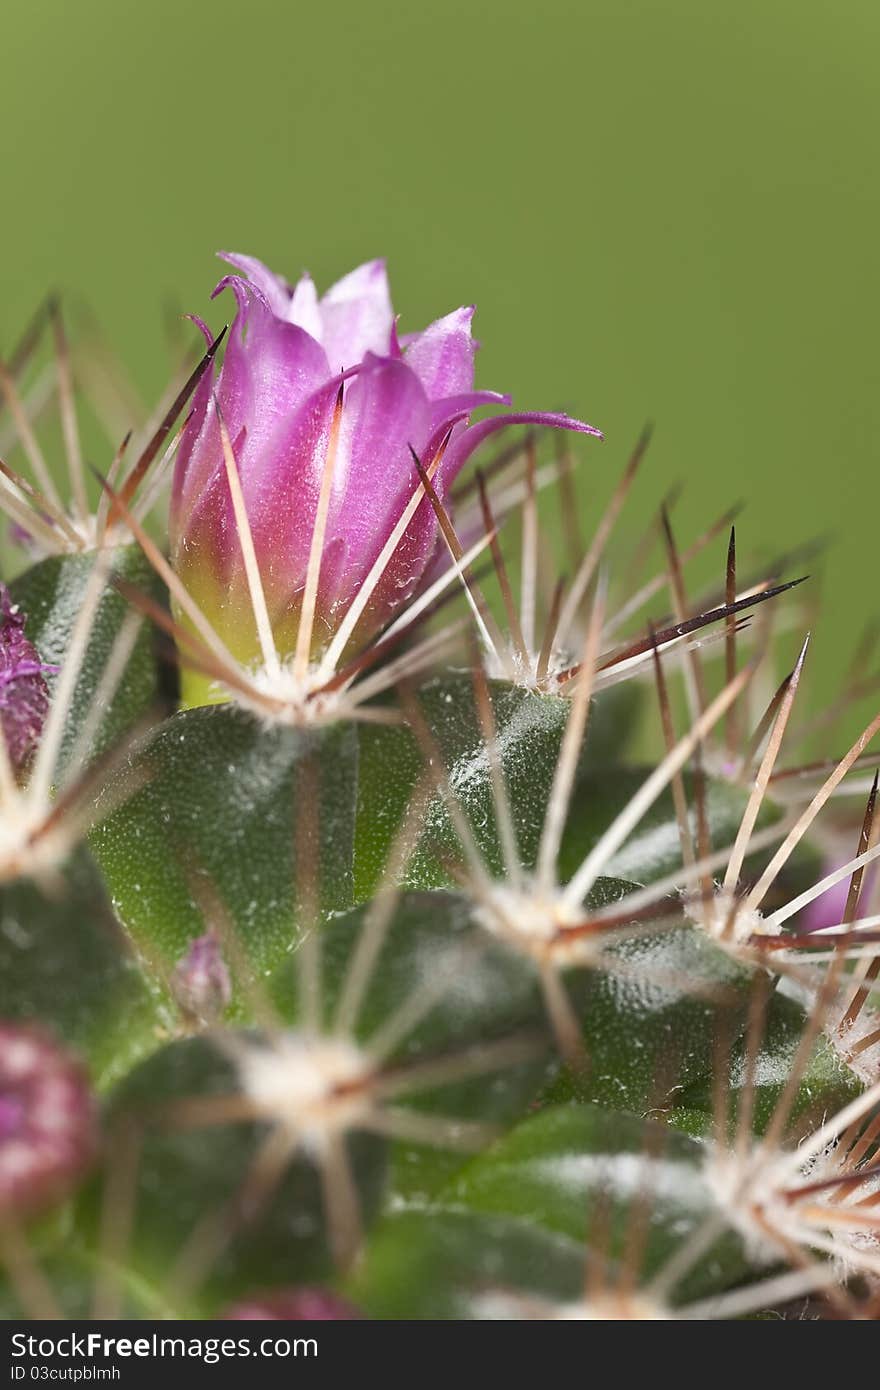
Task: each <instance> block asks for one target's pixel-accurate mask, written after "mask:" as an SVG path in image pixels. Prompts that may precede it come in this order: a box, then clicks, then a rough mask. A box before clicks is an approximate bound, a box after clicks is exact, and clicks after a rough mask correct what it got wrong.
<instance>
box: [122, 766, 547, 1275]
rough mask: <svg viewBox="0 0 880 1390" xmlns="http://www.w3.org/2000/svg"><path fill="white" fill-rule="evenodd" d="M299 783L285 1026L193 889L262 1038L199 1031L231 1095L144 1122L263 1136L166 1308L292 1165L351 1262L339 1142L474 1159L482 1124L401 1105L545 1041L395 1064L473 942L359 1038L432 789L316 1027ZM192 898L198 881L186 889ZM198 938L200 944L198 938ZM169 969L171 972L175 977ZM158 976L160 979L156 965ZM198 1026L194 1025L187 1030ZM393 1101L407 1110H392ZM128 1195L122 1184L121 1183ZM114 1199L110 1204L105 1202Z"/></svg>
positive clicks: (399, 841)
mask: <svg viewBox="0 0 880 1390" xmlns="http://www.w3.org/2000/svg"><path fill="white" fill-rule="evenodd" d="M311 768H312V771H311V774H310V773H309V772H308V770H307V772H306V782H307V789H308V794H307V795H304V796H303V797H302V800H301V803H300V806H299V812H298V815H297V816H296V825H295V827H294V836H295V841H296V847H297V850H298V855H297V861H298V872H297V882H296V885H295V887H296V897H297V899H298V903H297V910H296V922H297V927H298V933H299V936H298V946H297V949H296V951H295V955H294V964H295V967H296V981H297V988H296V996H297V1019H296V1022H295V1024H294V1025H293V1026H290V1025H289V1024H287V1023H285V1022H284V1020H283V1018H282V1017H281V1015H280V1013H279V1011H278V1008H277V1006H276V1004H275V1002H274V1001H273V998H272V996H271V994H270V992H269V991H268V990H267V989H266V988H265V987H264V983H263V981H262V980H261V979H260V978H259V977H258V976H256V975H255V974H254V972H253V969H252V967H251V966H250V963H249V962H248V961H247V960H246V958H245V956H244V954H243V952H242V951H241V949H240V944H239V943H237V941H236V934H235V927H234V925H233V924H232V922H231V920H230V919H229V917H228V914H227V913H226V911H225V908H224V906H223V904H222V903H221V902H220V900H219V898H218V897H217V895H216V893H215V892H214V890H213V889H212V888H211V886H210V885H206V884H205V883H204V881H202V882H201V884H200V886H199V887H198V888H196V889H195V891H196V892H197V894H198V896H199V897H200V900H201V904H202V908H203V911H204V912H205V914H206V916H207V917H208V919H209V920H208V929H209V933H210V934H211V935H212V936H213V938H214V940H215V943H216V945H217V947H218V948H220V950H221V951H222V952H223V956H224V958H225V959H224V965H225V967H226V969H227V970H228V973H229V975H230V977H232V979H233V981H234V986H235V988H236V989H237V990H238V991H239V992H240V993H242V994H243V995H244V996H245V997H247V998H248V999H249V1002H250V1007H251V1011H252V1013H253V1016H254V1018H255V1019H256V1020H257V1021H258V1023H259V1029H260V1031H259V1033H256V1034H253V1033H248V1034H245V1033H241V1032H237V1031H235V1030H234V1029H233V1028H231V1027H229V1028H224V1027H223V1026H222V1024H221V1023H220V1022H219V1020H217V1019H215V1020H213V1021H210V1026H208V1028H207V1029H206V1031H205V1036H206V1038H207V1039H208V1040H209V1041H210V1043H211V1045H212V1046H213V1047H214V1048H215V1049H216V1050H217V1051H218V1052H219V1053H220V1054H221V1055H223V1056H225V1057H227V1058H228V1059H229V1060H230V1062H231V1063H232V1067H233V1074H234V1078H235V1080H236V1083H237V1084H236V1088H235V1089H234V1090H232V1091H230V1092H228V1093H224V1094H218V1095H209V1096H199V1095H193V1096H192V1097H186V1096H184V1097H182V1098H179V1099H176V1100H174V1101H173V1102H170V1103H169V1104H168V1105H166V1106H164V1107H163V1108H162V1109H161V1111H160V1112H158V1113H156V1114H153V1113H150V1114H149V1115H148V1117H147V1120H146V1122H145V1123H146V1124H147V1126H149V1125H150V1124H155V1123H159V1124H160V1125H161V1126H163V1127H166V1128H169V1129H171V1130H177V1129H180V1130H189V1129H197V1130H199V1129H202V1128H206V1129H210V1128H211V1127H213V1126H218V1125H219V1126H222V1125H227V1124H237V1123H243V1124H247V1123H254V1122H257V1123H259V1124H261V1125H264V1126H265V1127H266V1135H265V1138H264V1139H263V1141H262V1142H261V1143H260V1145H259V1146H258V1148H257V1151H256V1154H255V1156H254V1158H253V1162H252V1164H251V1166H250V1168H249V1171H248V1173H247V1175H246V1177H245V1179H244V1183H243V1185H242V1188H241V1191H240V1192H237V1193H235V1194H233V1196H232V1197H231V1199H230V1202H229V1204H228V1205H227V1206H224V1208H223V1209H221V1210H219V1211H212V1212H210V1213H209V1214H208V1215H207V1216H206V1217H205V1218H204V1219H203V1220H202V1221H200V1222H199V1223H197V1224H196V1226H195V1228H194V1229H193V1230H192V1231H191V1232H190V1233H189V1234H188V1235H187V1236H186V1237H185V1238H184V1241H183V1244H182V1247H181V1250H180V1254H179V1258H178V1260H177V1262H176V1265H175V1267H174V1269H172V1270H171V1271H170V1273H169V1280H168V1286H169V1289H171V1290H172V1291H173V1294H174V1297H175V1298H176V1299H178V1300H179V1299H183V1298H187V1297H191V1296H192V1295H193V1293H194V1292H195V1291H196V1290H197V1289H198V1288H199V1287H200V1285H201V1283H202V1282H203V1280H204V1279H205V1278H206V1277H207V1275H208V1274H209V1272H210V1270H211V1268H212V1267H213V1266H214V1265H215V1264H216V1262H217V1260H218V1259H219V1258H220V1257H221V1255H222V1253H223V1250H224V1249H225V1247H226V1245H227V1244H228V1243H229V1242H230V1241H231V1240H232V1239H233V1237H234V1236H235V1234H236V1233H237V1231H238V1229H239V1228H240V1226H241V1225H242V1224H244V1225H246V1224H247V1222H248V1221H249V1220H251V1219H253V1217H254V1216H255V1215H257V1214H258V1213H261V1212H262V1211H263V1210H264V1209H265V1207H266V1206H267V1205H268V1204H269V1203H270V1202H271V1199H272V1197H273V1195H274V1193H275V1191H276V1190H277V1188H278V1186H279V1184H280V1183H281V1181H282V1179H283V1177H284V1174H285V1171H286V1170H287V1168H288V1167H289V1165H290V1164H291V1163H292V1162H293V1161H294V1160H296V1159H300V1160H302V1159H305V1160H306V1161H307V1162H308V1163H309V1164H311V1165H312V1166H313V1167H314V1168H315V1169H316V1171H317V1172H318V1174H319V1176H320V1181H321V1190H322V1194H323V1211H324V1219H325V1221H326V1226H327V1236H328V1243H329V1246H330V1250H331V1253H332V1255H333V1258H334V1260H335V1262H336V1264H337V1266H338V1268H339V1269H340V1270H345V1269H347V1268H349V1267H350V1266H351V1264H352V1262H353V1260H354V1259H355V1257H356V1255H357V1254H358V1252H359V1250H360V1248H361V1245H362V1242H363V1239H364V1226H363V1219H362V1214H361V1210H360V1198H359V1195H358V1189H357V1184H356V1182H355V1177H354V1173H353V1169H352V1164H351V1159H350V1155H349V1151H348V1146H347V1139H348V1136H350V1135H352V1134H355V1133H358V1132H366V1133H370V1134H373V1135H377V1136H381V1137H384V1138H387V1139H395V1140H402V1141H405V1142H407V1143H411V1144H417V1145H425V1146H429V1147H436V1148H439V1149H444V1150H451V1151H461V1152H462V1153H466V1154H467V1153H471V1152H473V1151H475V1150H477V1149H481V1148H483V1147H485V1146H486V1144H487V1143H488V1142H489V1141H490V1140H491V1139H492V1138H493V1137H494V1135H495V1134H496V1132H497V1131H496V1129H495V1126H494V1125H492V1124H491V1123H488V1122H484V1121H482V1120H473V1119H460V1118H457V1117H456V1116H454V1115H445V1114H438V1113H435V1112H434V1111H431V1112H426V1111H421V1110H419V1109H416V1108H411V1107H410V1106H409V1105H408V1104H406V1099H407V1098H409V1097H411V1096H418V1095H420V1094H423V1093H425V1092H426V1091H430V1090H433V1089H434V1088H442V1087H444V1086H448V1085H453V1084H455V1083H458V1082H461V1081H464V1080H467V1079H469V1078H474V1077H480V1076H484V1075H491V1074H493V1073H495V1072H500V1071H503V1070H504V1069H505V1068H509V1067H516V1066H518V1065H520V1064H522V1063H525V1062H529V1061H531V1060H533V1059H535V1058H536V1057H543V1056H544V1055H545V1054H546V1039H545V1038H544V1037H542V1036H536V1035H534V1034H529V1035H525V1034H524V1035H519V1036H517V1035H514V1036H507V1037H503V1038H500V1039H496V1040H493V1041H486V1042H482V1043H479V1044H477V1045H472V1046H470V1047H467V1048H465V1049H463V1050H460V1051H458V1052H456V1051H452V1052H449V1053H443V1054H442V1055H438V1056H431V1055H427V1056H419V1057H417V1058H416V1059H415V1060H413V1061H404V1062H401V1061H400V1060H398V1059H397V1054H398V1052H399V1050H400V1047H401V1045H402V1044H403V1043H404V1042H405V1041H406V1039H407V1038H408V1037H409V1036H410V1035H411V1034H413V1033H414V1031H415V1030H416V1029H417V1028H418V1027H419V1025H420V1024H421V1023H422V1022H423V1020H425V1019H426V1018H427V1017H428V1016H429V1015H430V1014H431V1013H432V1011H433V1010H434V1009H435V1008H436V1007H437V1005H438V1004H439V1003H440V1001H441V1000H442V999H443V997H444V995H445V994H447V993H448V992H449V991H450V990H451V989H453V988H454V987H456V984H457V982H458V981H459V980H460V978H461V976H462V974H465V975H466V974H467V971H468V969H469V967H470V965H472V964H473V962H474V960H475V959H476V958H477V957H478V956H479V955H480V953H481V951H482V950H483V943H482V942H481V940H480V938H479V937H477V936H476V935H471V936H470V937H466V938H465V939H464V940H463V941H462V942H461V943H460V944H457V945H450V946H449V947H448V949H446V950H445V952H444V953H443V955H442V957H440V956H435V957H433V958H432V960H431V962H430V966H429V968H426V969H425V971H424V973H423V978H422V980H421V981H420V982H419V983H417V984H416V986H415V988H414V989H413V990H412V991H411V992H410V993H408V994H406V995H404V997H403V998H402V999H401V1000H400V1002H399V1003H398V1005H397V1006H396V1008H394V1009H392V1011H391V1012H390V1013H388V1014H387V1015H386V1016H385V1017H383V1019H382V1020H381V1022H380V1023H378V1025H376V1026H374V1027H371V1029H370V1030H369V1031H368V1032H367V1033H366V1034H364V1030H363V1028H362V1027H361V1013H362V1009H363V1004H364V999H365V995H366V993H367V991H368V989H369V987H370V984H371V981H372V979H373V976H374V974H375V972H376V969H377V967H378V961H379V956H380V954H381V951H382V948H383V944H384V942H385V939H386V936H387V932H388V929H389V927H390V925H391V922H392V918H393V916H394V911H395V907H396V904H397V902H398V900H399V897H400V889H399V887H398V886H397V884H398V879H399V874H400V871H401V868H402V866H403V865H404V864H405V862H406V860H407V858H408V856H409V855H410V854H411V853H412V850H413V848H414V846H415V844H416V841H417V839H418V823H419V821H420V817H421V814H422V811H423V809H424V805H425V803H426V801H427V798H428V795H429V792H430V789H431V785H432V784H431V782H429V781H428V780H427V779H423V785H422V791H421V793H420V794H417V795H416V796H415V797H414V798H413V800H412V802H411V804H410V808H409V812H408V814H407V816H406V817H405V818H404V822H403V824H402V825H401V828H400V831H399V832H398V835H397V837H396V841H395V845H394V846H393V848H392V851H391V855H390V859H389V866H388V867H387V868H386V874H385V878H384V881H383V884H382V885H380V888H379V891H378V892H377V894H376V896H375V898H374V899H373V903H372V905H371V908H370V910H369V911H368V913H367V915H366V917H365V920H364V923H363V926H362V927H361V929H360V934H359V936H358V938H357V940H356V942H355V944H354V947H353V949H352V953H351V958H350V960H349V962H348V964H347V967H346V969H345V972H344V975H343V978H342V981H341V984H340V988H339V996H338V1000H337V1003H336V1007H335V1009H334V1014H333V1017H332V1018H330V1019H328V1018H327V1017H325V1014H326V1006H325V1002H324V999H325V987H324V979H323V970H322V946H321V926H320V922H319V920H318V892H319V888H318V881H317V880H318V872H319V867H320V866H319V862H318V828H317V819H316V814H315V807H316V805H317V804H318V797H317V769H316V767H315V765H314V764H311ZM194 888H195V882H194ZM206 939H207V938H206V937H202V938H200V940H202V941H203V940H206ZM178 969H179V966H178ZM160 974H163V975H165V976H166V977H167V976H168V974H169V972H168V970H167V969H166V968H165V967H164V966H161V965H160ZM180 1007H181V1011H182V1019H181V1022H182V1031H183V1032H189V1031H191V1030H192V1027H193V1011H192V1010H191V1009H190V1008H188V1007H187V1005H186V1001H184V1000H181V1001H180ZM196 1026H198V1020H196ZM401 1100H403V1101H404V1104H399V1103H398V1102H399V1101H401ZM129 1190H131V1181H129ZM111 1196H112V1194H111Z"/></svg>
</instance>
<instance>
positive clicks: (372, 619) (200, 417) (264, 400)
mask: <svg viewBox="0 0 880 1390" xmlns="http://www.w3.org/2000/svg"><path fill="white" fill-rule="evenodd" d="M225 259H226V260H227V261H229V262H230V263H231V264H232V265H233V266H234V267H235V268H236V270H237V271H239V272H241V273H240V274H234V275H228V276H226V277H225V278H224V279H223V280H221V281H220V284H219V285H218V286H217V288H216V290H215V291H214V293H215V295H216V294H219V293H220V292H221V291H223V290H226V289H230V290H231V291H232V293H233V294H234V296H235V301H236V306H237V312H236V315H235V321H234V323H233V325H232V329H231V332H230V334H229V340H228V345H227V347H226V353H225V359H224V362H223V366H222V370H221V372H220V374H219V377H218V379H217V380H216V382H215V381H214V380H213V379H212V377H211V375H210V374H206V377H205V379H204V381H203V382H202V384H201V385H200V387H199V390H198V392H197V394H196V397H195V403H194V409H193V415H192V419H191V420H190V423H189V425H188V427H187V429H186V430H185V432H184V437H183V440H182V442H181V446H180V450H179V453H178V458H177V464H176V472H175V479H174V490H173V497H172V506H171V527H170V529H171V552H172V562H173V564H174V567H175V569H176V571H177V573H178V575H179V577H180V578H181V579H182V581H183V583H184V584H185V586H186V588H187V589H188V591H189V593H190V594H191V596H192V597H193V598H194V599H195V601H196V602H197V603H198V604H199V606H200V607H201V609H202V611H203V613H204V614H205V616H206V617H207V618H208V620H209V621H210V622H211V624H212V625H213V626H214V628H215V630H216V631H217V633H218V635H219V636H220V637H221V638H222V640H223V642H224V643H225V644H226V646H227V647H228V649H229V651H230V652H231V653H232V654H233V655H234V656H235V657H236V659H237V660H239V661H241V662H244V663H246V664H247V663H252V664H256V663H257V662H258V660H259V655H260V646H259V643H258V640H257V633H256V631H255V624H254V619H253V615H252V609H251V604H250V600H249V594H248V583H247V576H246V569H245V561H244V556H243V551H242V544H241V536H240V534H239V528H238V527H237V525H236V519H235V515H234V510H233V501H232V497H231V493H230V486H229V478H228V475H227V471H226V466H225V461H224V452H223V441H222V433H221V424H220V420H218V409H217V407H218V406H219V413H220V417H221V419H222V422H223V424H224V425H225V427H226V430H227V432H228V437H229V440H230V441H231V444H232V448H233V452H234V455H235V460H236V464H237V470H238V474H239V477H240V480H241V488H242V493H243V498H244V503H245V508H246V511H247V516H248V520H249V523H250V529H251V532H252V534H253V544H254V551H255V554H256V559H257V562H258V565H259V569H260V576H261V579H262V584H263V588H264V590H265V594H266V601H267V608H268V615H269V620H270V623H271V628H272V635H273V638H274V641H275V645H276V648H277V650H278V652H279V655H281V656H282V658H283V657H285V656H288V655H290V654H291V653H293V651H294V650H295V647H296V638H297V631H298V626H299V617H300V611H301V608H302V604H303V592H304V589H305V585H306V575H307V570H308V566H309V555H310V550H311V547H312V539H313V535H314V533H315V529H316V526H315V524H316V513H317V512H318V502H319V496H320V495H321V490H322V480H323V479H324V478H325V475H326V476H328V477H330V478H331V482H330V486H329V496H328V498H327V510H326V516H325V517H324V518H322V526H323V529H322V534H321V541H322V544H321V550H320V554H321V561H320V573H319V578H318V585H317V594H316V601H315V608H314V623H313V626H312V627H311V628H310V631H309V638H310V641H309V650H310V655H311V657H312V658H313V659H317V658H318V657H319V656H320V655H321V653H322V652H323V651H324V650H325V648H326V646H327V643H328V642H329V641H330V639H331V638H332V636H333V634H334V632H335V631H336V630H337V628H338V627H339V625H340V623H341V621H342V618H343V616H344V614H345V612H346V610H347V608H348V606H349V605H350V603H351V602H352V600H353V598H354V596H355V595H356V594H357V593H358V591H359V589H360V588H361V586H362V585H364V583H365V581H366V580H367V577H368V576H369V574H370V572H371V569H373V567H374V566H375V563H376V560H377V557H378V556H379V555H380V553H381V552H382V549H383V547H384V546H385V545H386V542H388V539H389V537H390V536H391V534H392V532H393V530H394V528H395V526H396V525H397V523H398V522H399V519H400V518H401V515H402V513H403V512H404V509H405V508H406V505H407V503H408V502H409V500H410V499H411V498H412V497H413V495H414V493H415V492H416V490H417V488H418V487H419V479H418V475H417V472H416V469H415V467H414V463H413V457H412V455H413V452H415V454H416V455H417V456H418V457H419V459H420V460H421V461H422V463H423V464H424V465H425V466H426V467H430V465H431V463H432V461H433V462H434V463H437V460H438V459H440V460H441V461H440V462H439V464H438V466H437V468H436V473H435V475H434V478H433V481H434V486H435V488H436V490H437V492H438V494H439V495H440V497H441V499H444V498H447V497H448V493H449V488H450V485H451V484H452V482H453V480H454V478H455V477H456V475H457V473H458V472H459V470H460V469H461V468H462V466H463V465H464V464H465V463H466V461H467V460H468V459H469V458H470V456H471V454H472V453H473V452H474V450H475V449H476V448H477V447H478V445H479V444H481V443H482V441H483V440H484V439H486V438H487V436H489V435H490V434H492V433H493V432H494V431H496V430H499V429H502V428H504V426H505V425H509V424H516V423H532V424H539V425H549V426H555V427H558V428H561V429H570V430H578V431H581V432H583V433H587V434H592V435H599V431H598V430H596V429H594V428H593V427H592V426H590V425H586V424H583V423H581V422H580V421H577V420H573V419H570V418H569V417H568V416H567V415H553V414H549V415H548V414H535V413H525V414H496V415H493V416H491V417H490V418H488V419H485V420H482V421H481V422H479V423H478V424H470V423H469V417H470V414H471V412H472V411H473V410H475V409H477V408H478V407H481V406H497V405H499V404H504V403H506V401H507V397H505V396H501V395H498V394H497V393H496V392H492V391H477V390H475V389H474V353H475V351H476V346H477V344H476V343H475V342H474V339H473V338H472V336H471V319H472V317H473V309H472V308H462V309H456V310H455V311H453V313H451V314H448V315H447V316H446V317H445V318H442V319H438V320H437V322H435V323H433V324H431V325H430V326H429V327H428V328H426V329H424V331H423V332H421V333H416V334H412V335H410V336H408V337H406V338H403V339H399V338H398V335H397V331H396V323H395V318H394V313H393V310H392V307H391V300H390V296H389V291H388V283H387V279H386V275H385V267H384V264H383V263H382V262H381V261H371V262H369V263H367V264H366V265H363V266H360V267H359V268H358V269H357V270H354V271H352V272H351V274H350V275H347V276H346V277H345V278H344V279H342V280H340V281H339V282H338V283H337V284H335V285H334V286H332V288H331V289H329V290H328V291H327V293H326V294H325V295H323V297H321V298H319V297H318V294H317V292H316V290H315V286H314V284H313V283H312V281H311V279H310V278H309V277H308V276H307V275H305V276H303V277H302V278H301V279H300V280H299V281H298V283H297V284H296V285H295V286H293V287H291V286H290V285H288V284H287V283H286V282H285V281H284V280H282V279H281V278H279V277H278V276H276V275H274V274H273V273H272V272H271V271H270V270H268V269H267V268H266V267H265V266H264V265H262V264H261V263H260V262H259V261H257V260H254V259H252V258H251V257H247V256H238V255H226V256H225ZM200 326H201V327H202V328H203V330H204V332H205V333H206V335H207V334H208V330H207V328H205V327H204V325H200ZM600 437H601V436H600ZM437 546H438V528H437V522H436V519H435V516H434V512H433V510H432V507H431V505H430V502H429V501H428V500H427V499H426V498H423V499H422V501H421V502H420V504H419V506H418V508H417V510H416V511H415V514H414V515H413V516H412V517H411V518H410V520H409V523H408V524H407V526H406V530H405V534H404V535H403V536H402V538H401V540H400V542H399V544H398V545H397V546H396V548H395V550H394V553H393V555H392V556H391V558H390V560H389V562H388V564H387V565H386V566H385V567H384V569H383V572H382V575H381V579H380V580H379V582H378V583H376V585H375V587H374V589H373V591H372V592H371V594H370V598H369V602H368V603H367V604H366V605H365V608H364V611H363V613H362V614H361V615H360V617H359V622H358V626H357V630H356V641H355V645H358V644H361V645H362V644H363V643H364V642H365V641H367V640H368V639H369V638H370V637H371V636H372V635H373V634H374V633H375V632H377V631H378V630H380V629H381V628H382V627H384V626H385V624H386V623H387V622H388V621H389V619H390V618H391V617H392V615H393V614H394V613H395V612H396V611H398V610H399V609H400V608H401V606H402V605H403V604H405V603H406V602H407V600H408V599H410V598H411V597H412V595H413V594H414V593H416V592H417V591H418V589H419V586H420V584H422V581H423V579H424V577H425V575H426V573H427V571H428V569H429V566H430V563H431V560H432V558H433V557H434V555H435V552H436V550H437Z"/></svg>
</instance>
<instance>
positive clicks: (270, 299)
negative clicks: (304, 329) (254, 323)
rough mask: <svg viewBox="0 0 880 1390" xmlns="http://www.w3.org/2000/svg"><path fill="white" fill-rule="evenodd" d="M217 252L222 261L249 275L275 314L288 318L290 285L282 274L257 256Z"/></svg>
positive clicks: (235, 252) (281, 317)
mask: <svg viewBox="0 0 880 1390" xmlns="http://www.w3.org/2000/svg"><path fill="white" fill-rule="evenodd" d="M217 254H218V256H219V257H220V259H221V261H226V262H227V263H228V264H229V265H232V266H235V269H236V270H240V271H241V273H242V275H246V276H247V278H248V279H249V280H250V282H251V284H252V285H254V286H255V287H256V288H257V289H258V290H259V291H260V293H261V294H262V296H263V298H264V299H265V300H266V301H267V303H268V305H269V307H270V309H271V310H272V313H273V314H277V315H278V317H279V318H280V319H286V318H287V313H288V309H289V308H290V286H289V285H288V283H287V281H286V280H285V279H284V278H283V277H282V276H280V275H276V274H275V272H274V271H273V270H270V269H269V267H268V266H267V265H263V262H262V261H258V260H257V258H256V256H240V255H239V254H238V252H237V251H218V252H217ZM296 322H299V320H296Z"/></svg>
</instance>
